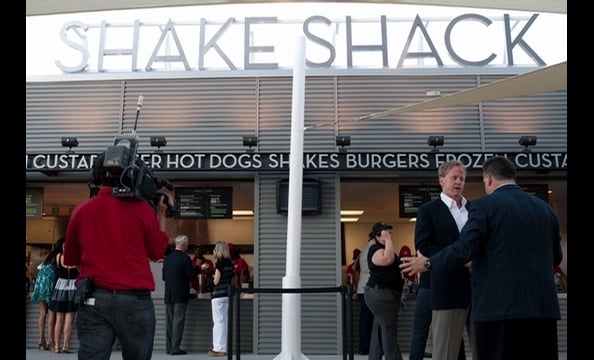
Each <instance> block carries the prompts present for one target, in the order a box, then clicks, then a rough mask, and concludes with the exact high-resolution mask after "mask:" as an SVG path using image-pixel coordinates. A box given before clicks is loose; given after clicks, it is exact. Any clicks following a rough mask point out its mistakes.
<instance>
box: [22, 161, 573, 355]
mask: <svg viewBox="0 0 594 360" xmlns="http://www.w3.org/2000/svg"><path fill="white" fill-rule="evenodd" d="M102 164H103V162H102V161H100V159H98V160H97V161H96V162H95V165H94V176H95V178H94V180H93V183H94V185H96V186H97V187H98V191H97V192H96V194H95V195H94V196H93V197H91V198H90V199H88V200H86V201H85V202H83V203H82V204H80V205H79V206H77V207H76V208H75V209H74V211H73V212H72V214H71V217H70V220H69V223H68V227H67V231H66V236H65V237H64V238H60V239H59V240H58V241H57V242H56V243H55V244H54V246H53V248H52V249H51V251H50V252H49V253H48V254H47V255H46V256H45V257H44V259H43V260H42V262H41V264H40V265H39V267H38V270H39V271H38V274H37V276H36V279H35V282H34V285H33V293H32V296H31V301H32V302H33V303H37V304H39V317H38V329H39V349H40V350H53V351H54V352H56V353H59V352H63V353H69V352H71V349H70V339H71V337H72V332H73V329H74V321H75V319H76V330H77V337H78V340H79V343H80V344H79V348H78V356H79V358H85V359H86V358H89V359H91V358H97V359H99V358H101V359H107V358H109V357H110V355H111V352H112V348H113V344H114V342H115V341H116V340H117V341H118V342H119V344H120V347H121V350H122V355H123V357H124V358H134V359H150V358H151V356H152V353H153V343H154V335H155V327H156V319H155V309H154V303H153V301H152V298H151V292H152V291H154V290H155V282H154V278H153V274H152V271H151V268H150V263H149V261H147V259H149V260H151V261H154V262H157V261H161V262H163V270H162V279H163V281H164V283H165V292H164V302H165V307H166V349H165V351H166V352H167V353H168V354H171V355H180V354H187V351H185V350H184V349H182V348H181V343H182V338H183V332H184V326H185V317H186V310H187V306H188V302H189V299H190V297H191V294H192V289H194V291H198V292H203V291H208V292H209V293H210V295H211V308H212V313H211V316H212V346H211V349H210V350H209V351H208V354H209V355H210V356H214V357H224V356H227V335H228V330H227V323H228V309H229V302H228V295H229V290H230V288H231V286H236V285H237V284H239V283H245V282H249V279H250V277H249V266H248V265H247V263H246V262H245V260H244V259H242V258H241V256H240V254H239V249H238V248H237V247H235V246H234V245H233V244H232V243H227V242H225V241H217V242H216V244H215V246H214V249H213V253H212V256H213V259H214V261H211V260H209V259H207V258H206V257H205V256H204V255H205V253H206V251H205V248H204V247H202V246H198V247H197V248H196V250H195V252H194V256H193V257H190V256H189V255H188V247H189V243H190V239H189V238H188V236H186V235H184V234H180V235H178V236H177V237H176V238H175V248H174V249H170V248H169V246H168V242H169V240H168V235H167V233H166V222H165V217H166V210H167V208H168V207H169V206H173V204H172V201H173V200H172V199H173V197H172V196H168V197H161V198H160V201H159V203H158V204H157V206H156V208H153V207H152V206H151V205H150V204H149V203H148V202H145V201H127V200H122V199H120V198H118V197H116V196H114V195H113V192H112V187H113V186H114V181H115V180H114V177H113V176H110V174H109V171H108V170H107V169H105V168H103V166H102ZM438 180H439V184H440V186H441V193H440V197H439V198H437V199H435V200H432V201H430V202H428V203H425V204H423V205H422V206H420V207H419V209H418V214H417V222H416V224H415V234H414V244H415V249H416V254H414V255H413V254H412V252H411V250H410V249H409V248H408V247H407V248H406V249H401V251H400V253H399V254H397V253H396V251H395V250H394V241H393V239H392V230H393V229H394V227H393V225H390V224H387V223H385V222H377V223H375V224H374V225H373V226H372V228H371V231H370V233H369V239H368V241H367V245H366V246H365V247H364V248H363V250H359V249H354V251H353V258H352V263H351V264H350V265H349V267H348V270H347V275H350V276H347V279H349V280H348V284H349V285H350V286H352V288H353V294H355V296H357V298H358V299H359V302H360V319H359V343H358V353H359V354H362V355H368V358H369V359H370V360H381V359H382V358H383V359H386V360H393V359H396V360H401V359H402V353H401V349H400V345H399V342H400V341H402V340H403V339H399V336H398V321H399V314H400V308H401V306H402V297H403V290H404V289H405V286H404V285H405V284H408V282H415V281H416V279H417V278H418V286H417V287H410V289H416V307H415V312H414V319H413V334H412V338H411V339H410V341H411V345H410V356H409V358H410V359H411V360H419V359H423V358H424V357H426V356H427V354H426V353H425V348H426V343H427V341H428V337H429V333H431V341H432V354H431V357H432V358H433V359H440V360H460V359H465V358H466V356H465V344H464V341H463V332H464V330H465V329H466V330H467V331H468V338H469V340H470V343H469V344H468V349H469V350H470V352H471V353H472V359H473V360H476V359H479V360H491V359H492V360H501V359H512V360H513V359H526V358H538V359H544V360H549V359H551V360H557V359H558V344H557V321H558V320H559V319H560V308H559V302H558V297H557V291H559V290H560V289H562V290H566V289H567V277H566V275H565V274H564V273H563V271H562V270H561V269H560V267H559V264H560V262H561V260H562V256H563V254H562V250H561V236H560V227H559V222H558V219H557V217H556V215H555V214H554V211H553V210H552V208H551V207H550V206H549V205H548V204H547V203H546V202H544V201H542V200H540V199H539V198H537V197H535V196H533V195H530V194H527V193H526V192H525V191H524V190H522V189H521V188H520V187H519V186H518V185H517V184H516V169H515V167H514V165H513V163H512V162H511V161H509V160H508V159H507V158H505V157H501V156H496V157H492V158H489V159H487V160H486V161H485V162H484V164H483V184H484V188H485V193H486V195H484V196H481V197H479V198H477V199H475V200H473V201H469V200H467V199H466V198H465V197H464V195H463V191H464V184H465V181H466V168H465V167H464V165H463V163H461V162H459V161H448V162H445V163H443V164H442V165H441V166H440V167H439V169H438ZM166 201H167V202H168V203H166ZM106 208H109V209H110V211H104V209H106ZM122 229H126V231H122ZM139 250H141V251H139ZM403 250H404V251H403ZM502 259H505V261H502ZM518 271H522V273H523V274H524V275H523V276H521V277H518V276H517V273H518ZM201 276H202V279H203V280H202V281H200V280H199V279H200V278H201ZM196 281H198V282H196ZM46 325H47V336H46ZM525 334H531V336H530V337H526V336H524V335H525Z"/></svg>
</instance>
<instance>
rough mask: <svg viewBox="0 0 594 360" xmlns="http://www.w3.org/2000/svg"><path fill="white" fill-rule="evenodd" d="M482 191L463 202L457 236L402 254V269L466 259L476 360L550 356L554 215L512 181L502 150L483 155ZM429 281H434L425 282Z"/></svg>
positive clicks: (554, 353)
mask: <svg viewBox="0 0 594 360" xmlns="http://www.w3.org/2000/svg"><path fill="white" fill-rule="evenodd" d="M483 184H484V186H485V192H486V193H487V194H488V195H486V196H483V197H481V198H478V199H476V200H474V201H473V202H472V204H471V205H470V206H469V209H468V210H469V214H468V221H467V222H466V225H465V226H464V228H463V229H462V232H461V234H460V238H459V239H458V241H456V242H454V243H453V244H452V245H449V246H448V247H446V248H445V249H443V250H442V251H440V252H438V253H436V254H434V255H432V256H431V257H429V258H427V257H425V256H423V254H422V253H418V254H417V257H409V258H402V259H401V260H402V262H401V265H400V267H401V268H402V270H403V271H404V272H406V273H413V274H414V273H419V272H424V271H428V270H430V271H431V272H436V273H437V272H439V273H442V272H448V271H451V270H452V269H455V268H458V267H459V266H461V265H463V264H465V263H467V262H468V261H470V260H472V265H471V274H472V275H471V281H472V320H473V322H474V332H475V339H476V349H477V355H478V358H479V359H480V360H491V359H492V360H515V359H539V360H557V359H558V358H559V351H558V344H557V321H558V320H559V319H560V318H561V311H560V308H559V299H558V297H557V289H556V288H555V281H554V276H553V269H554V268H555V266H557V265H558V264H559V263H560V262H561V260H562V256H563V254H562V250H561V234H560V228H559V220H558V219H557V217H556V215H555V213H554V211H553V209H552V208H551V206H550V205H549V204H547V203H546V202H544V201H543V200H541V199H539V198H538V197H536V196H534V195H531V194H528V193H526V192H525V191H524V190H522V188H521V187H520V186H518V185H517V184H516V169H515V166H514V164H513V163H512V162H511V161H510V160H509V159H507V158H506V157H503V156H495V157H491V158H489V159H487V160H486V161H485V162H484V163H483ZM431 286H433V283H432V284H431Z"/></svg>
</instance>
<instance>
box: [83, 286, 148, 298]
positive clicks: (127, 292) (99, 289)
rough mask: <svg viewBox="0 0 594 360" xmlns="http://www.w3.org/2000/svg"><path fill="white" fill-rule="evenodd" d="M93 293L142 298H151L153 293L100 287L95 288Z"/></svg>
mask: <svg viewBox="0 0 594 360" xmlns="http://www.w3.org/2000/svg"><path fill="white" fill-rule="evenodd" d="M93 291H94V292H100V293H108V294H112V295H135V296H140V295H146V296H150V295H151V292H150V291H148V290H110V289H105V288H102V287H98V286H95V289H94V290H93Z"/></svg>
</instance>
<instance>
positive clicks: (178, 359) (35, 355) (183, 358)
mask: <svg viewBox="0 0 594 360" xmlns="http://www.w3.org/2000/svg"><path fill="white" fill-rule="evenodd" d="M26 351H27V354H26V359H27V360H76V359H77V355H76V353H73V354H55V353H53V352H51V351H39V350H38V349H26ZM277 355H278V354H274V355H254V354H241V355H240V360H272V359H274V358H275V357H276V356H277ZM304 355H305V357H306V358H307V359H309V360H342V355H310V354H304ZM466 358H467V359H471V358H472V357H471V356H470V354H467V355H466ZM120 359H122V353H121V351H114V352H113V353H112V354H111V360H120ZM212 359H222V360H225V359H227V357H210V356H208V354H207V353H205V352H201V353H198V352H195V353H192V352H190V353H188V354H187V355H175V356H173V355H168V354H165V352H163V351H155V352H154V353H153V360H212ZM233 359H237V357H236V356H233ZM347 360H350V359H349V357H348V356H347ZM354 360H367V355H355V356H354ZM402 360H408V354H407V353H405V354H402ZM527 360H529V359H527ZM559 360H567V353H559Z"/></svg>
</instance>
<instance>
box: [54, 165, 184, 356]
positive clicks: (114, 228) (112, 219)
mask: <svg viewBox="0 0 594 360" xmlns="http://www.w3.org/2000/svg"><path fill="white" fill-rule="evenodd" d="M104 157H105V154H100V155H99V156H98V157H97V159H96V160H95V163H94V165H93V170H92V176H91V177H92V179H91V182H92V183H94V184H95V185H99V186H100V188H99V192H98V193H97V195H95V196H93V197H92V198H90V199H88V200H86V201H84V202H83V203H82V204H79V205H78V206H77V207H76V208H75V209H74V211H73V212H72V215H71V216H70V220H69V222H68V227H67V229H66V243H65V245H64V263H65V264H67V265H78V266H79V269H80V274H79V276H78V279H77V286H81V280H82V279H91V280H92V283H93V288H92V290H90V296H89V298H88V299H87V300H86V301H85V303H84V304H80V306H79V309H78V315H77V317H76V327H77V334H78V340H79V342H80V346H79V350H78V357H79V359H109V358H110V356H111V351H112V347H113V344H114V341H115V338H116V337H117V338H118V340H119V343H120V345H121V348H122V356H123V357H124V358H125V359H138V360H140V359H146V360H148V359H150V358H151V356H152V353H153V340H154V335H155V324H156V319H155V308H154V304H153V300H152V299H151V291H153V290H154V289H155V281H154V278H153V274H152V272H151V267H150V262H149V260H152V261H157V260H159V259H162V258H163V255H164V253H165V249H166V248H167V243H168V241H169V239H168V236H167V233H166V232H165V225H166V223H165V221H166V216H165V213H166V210H167V204H165V203H164V198H165V197H163V196H161V197H159V203H158V205H157V210H156V211H155V209H154V208H153V207H152V206H151V205H150V204H149V203H148V202H147V201H144V200H139V199H136V198H122V197H116V196H113V195H112V191H113V188H114V187H117V186H118V178H119V175H116V174H111V173H109V172H108V171H107V170H106V168H104V166H103V161H104ZM167 198H168V203H169V206H170V207H172V206H173V200H172V199H173V197H172V196H167ZM83 283H84V282H83Z"/></svg>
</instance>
